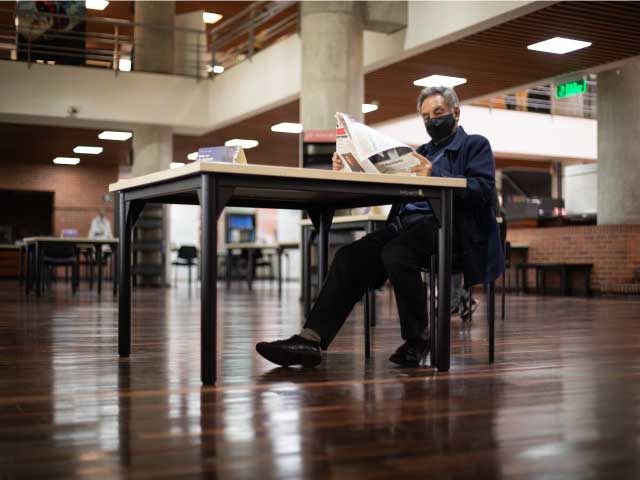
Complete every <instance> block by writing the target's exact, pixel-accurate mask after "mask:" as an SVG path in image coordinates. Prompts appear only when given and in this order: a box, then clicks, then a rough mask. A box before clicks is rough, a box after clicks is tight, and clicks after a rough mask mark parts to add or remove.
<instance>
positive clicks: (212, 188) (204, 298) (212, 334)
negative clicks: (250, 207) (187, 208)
mask: <svg viewBox="0 0 640 480" xmlns="http://www.w3.org/2000/svg"><path fill="white" fill-rule="evenodd" d="M217 197H218V192H217V191H216V178H215V176H214V175H203V176H202V186H201V191H200V206H201V211H202V288H201V293H200V348H201V356H200V361H201V364H200V373H201V378H202V383H203V384H205V385H213V384H215V383H216V335H217V311H216V309H217V288H216V279H217V270H218V265H217V258H216V256H217V251H216V248H217V243H218V229H217V221H216V219H217V218H218V217H217V212H218V205H217V203H218V202H217V200H218V198H217Z"/></svg>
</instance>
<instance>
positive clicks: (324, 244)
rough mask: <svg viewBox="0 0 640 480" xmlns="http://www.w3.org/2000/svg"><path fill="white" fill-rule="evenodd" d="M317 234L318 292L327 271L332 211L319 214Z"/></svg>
mask: <svg viewBox="0 0 640 480" xmlns="http://www.w3.org/2000/svg"><path fill="white" fill-rule="evenodd" d="M319 220H320V221H319V226H320V228H319V232H318V292H319V291H320V289H321V288H322V285H323V283H324V279H325V278H326V276H327V270H328V269H329V231H330V230H331V221H332V220H333V210H323V211H322V212H320V218H319Z"/></svg>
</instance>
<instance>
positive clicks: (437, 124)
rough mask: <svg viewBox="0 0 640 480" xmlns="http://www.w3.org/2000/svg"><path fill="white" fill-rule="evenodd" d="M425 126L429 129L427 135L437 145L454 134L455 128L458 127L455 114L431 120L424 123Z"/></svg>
mask: <svg viewBox="0 0 640 480" xmlns="http://www.w3.org/2000/svg"><path fill="white" fill-rule="evenodd" d="M424 126H425V127H427V133H428V134H429V136H430V137H431V140H433V141H434V142H435V143H440V142H441V141H442V140H444V139H445V138H447V137H448V136H449V135H451V134H452V133H453V128H454V127H455V126H456V119H455V117H454V116H453V113H449V114H447V115H442V116H440V117H435V118H430V119H429V120H427V121H426V122H424Z"/></svg>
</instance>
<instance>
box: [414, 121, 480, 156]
mask: <svg viewBox="0 0 640 480" xmlns="http://www.w3.org/2000/svg"><path fill="white" fill-rule="evenodd" d="M467 136H468V135H467V132H465V131H464V128H462V125H458V130H456V134H455V135H454V137H453V140H451V142H449V144H448V145H447V146H446V147H444V150H445V151H447V150H449V151H452V152H457V151H458V150H460V148H462V145H463V143H464V141H465V139H466V138H467ZM434 147H435V145H434V144H433V141H431V142H429V143H427V144H425V145H422V146H421V147H420V148H419V150H421V151H423V152H428V151H429V150H431V149H432V148H434ZM418 153H420V152H418Z"/></svg>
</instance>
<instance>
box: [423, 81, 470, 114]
mask: <svg viewBox="0 0 640 480" xmlns="http://www.w3.org/2000/svg"><path fill="white" fill-rule="evenodd" d="M434 95H442V96H443V98H444V101H445V102H447V105H449V108H450V109H451V110H453V109H454V108H456V107H459V106H460V100H458V94H457V93H456V92H455V90H454V89H453V88H451V87H425V88H423V89H422V91H421V92H420V95H418V112H420V111H421V110H422V103H423V102H424V101H425V100H426V99H427V98H429V97H433V96H434Z"/></svg>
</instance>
